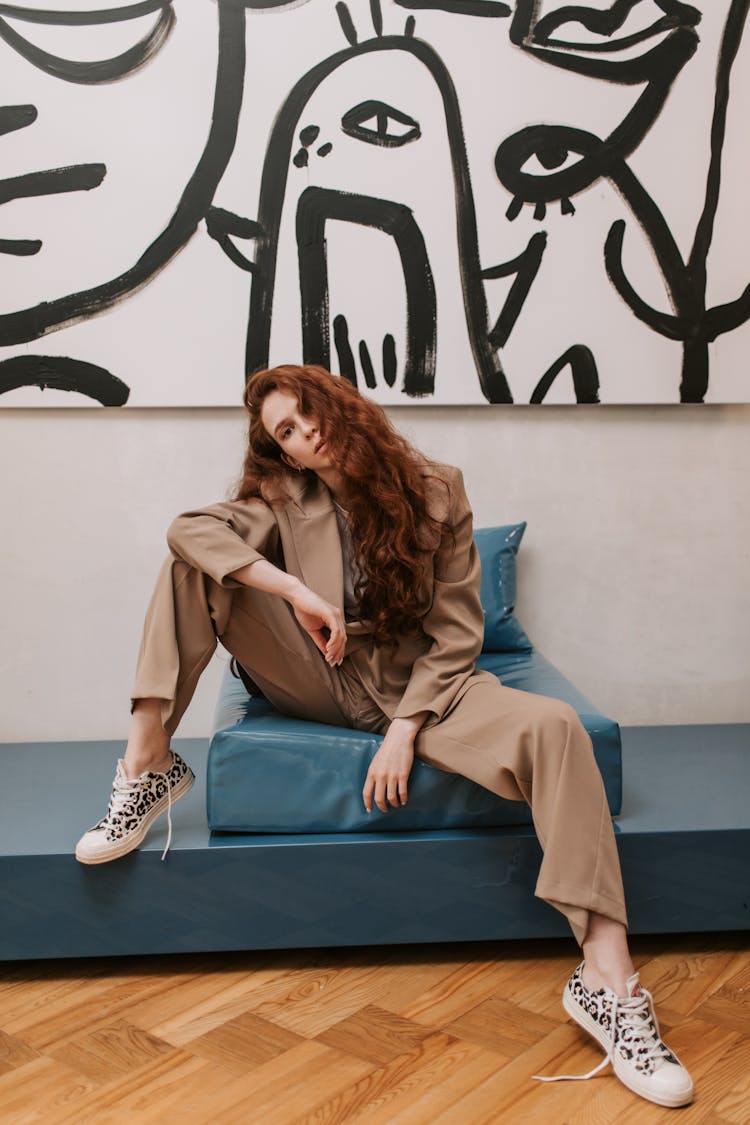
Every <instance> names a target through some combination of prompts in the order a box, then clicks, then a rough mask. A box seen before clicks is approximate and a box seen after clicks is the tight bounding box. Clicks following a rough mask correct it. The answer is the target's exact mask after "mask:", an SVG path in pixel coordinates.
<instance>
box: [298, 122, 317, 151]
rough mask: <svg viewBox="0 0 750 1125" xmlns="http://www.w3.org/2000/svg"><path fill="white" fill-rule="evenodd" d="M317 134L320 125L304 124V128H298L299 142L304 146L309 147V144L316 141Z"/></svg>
mask: <svg viewBox="0 0 750 1125" xmlns="http://www.w3.org/2000/svg"><path fill="white" fill-rule="evenodd" d="M319 136H320V126H319V125H306V126H305V127H304V129H300V133H299V143H300V144H301V145H304V146H305V148H309V147H310V145H311V144H314V143H315V141H317V139H318V137H319Z"/></svg>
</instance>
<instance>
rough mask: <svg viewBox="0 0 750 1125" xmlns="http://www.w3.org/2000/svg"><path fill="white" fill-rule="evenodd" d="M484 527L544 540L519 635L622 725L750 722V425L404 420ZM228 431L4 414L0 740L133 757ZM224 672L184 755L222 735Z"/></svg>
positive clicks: (737, 412)
mask: <svg viewBox="0 0 750 1125" xmlns="http://www.w3.org/2000/svg"><path fill="white" fill-rule="evenodd" d="M392 415H393V417H394V418H395V420H396V422H397V424H398V425H400V426H401V427H402V428H403V429H405V430H406V432H407V433H408V434H409V436H410V437H411V438H412V439H413V440H414V441H415V442H416V443H417V444H419V445H421V446H422V447H423V448H425V449H426V450H427V451H428V452H430V453H432V454H433V455H435V456H438V457H441V458H443V459H445V460H448V461H453V462H455V463H457V464H459V465H461V466H462V467H463V468H464V470H465V474H466V479H467V485H468V488H469V494H470V496H471V498H472V500H473V503H474V506H475V511H476V516H477V524H478V525H479V526H487V525H489V524H492V523H503V522H509V521H512V520H517V519H526V520H528V521H529V528H528V531H527V534H526V539H525V542H524V544H523V546H522V549H521V554H520V560H519V582H520V591H519V616H520V618H521V620H522V622H523V624H524V626H525V627H526V628H527V630H528V631H529V633H530V634H531V636H532V639H533V640H534V641H535V643H536V644H537V646H538V647H539V648H540V649H541V650H542V651H543V652H544V653H545V655H547V656H548V657H550V658H551V659H552V660H553V661H555V662H556V663H557V664H558V665H559V666H560V667H561V668H562V669H563V670H564V671H565V672H566V673H567V674H568V675H569V676H570V677H571V679H573V681H574V682H575V683H576V684H577V685H578V686H579V687H580V688H581V689H582V690H583V691H585V692H586V693H587V694H588V695H590V696H591V697H592V698H593V700H594V701H595V702H596V703H597V704H598V705H599V706H600V707H601V708H602V709H604V710H605V711H607V712H608V713H610V714H612V715H613V716H615V717H616V718H618V719H619V720H620V721H621V722H623V723H627V724H643V723H657V722H658V723H683V722H685V723H686V722H693V723H701V722H736V721H747V720H748V719H750V691H749V690H748V688H749V687H750V643H748V633H749V632H750V630H749V629H748V626H749V625H750V584H749V583H748V578H747V575H748V569H749V566H748V564H749V562H750V559H749V555H750V520H749V519H748V515H749V514H750V513H749V512H748V509H749V508H750V500H749V499H748V497H749V496H750V489H748V480H750V406H725V407H719V406H709V407H685V406H683V407H679V408H675V407H653V406H652V407H609V408H602V407H591V408H581V407H578V408H575V409H571V408H566V407H555V406H546V407H542V408H539V409H535V408H519V407H513V408H490V407H442V408H441V407H399V408H394V409H393V411H392ZM243 431H244V422H243V419H242V416H241V415H240V413H239V411H232V410H192V411H190V410H130V411H124V412H116V411H112V412H107V411H95V410H85V409H82V410H76V409H70V410H66V411H65V412H64V414H60V413H59V412H57V411H54V410H14V411H8V412H6V413H0V472H1V473H2V481H3V488H2V497H3V500H2V513H3V518H2V527H3V538H2V542H1V543H0V572H1V573H2V577H3V595H4V596H3V607H2V624H3V628H2V637H3V643H2V650H1V651H0V674H1V677H2V678H1V680H0V682H1V683H2V689H1V690H0V739H2V740H3V741H13V740H18V741H34V740H42V739H52V740H65V739H87V738H119V737H123V736H124V735H125V733H126V730H127V719H128V693H129V688H130V683H131V678H132V673H133V668H134V662H135V656H136V652H137V647H138V642H139V635H140V628H141V622H142V618H143V612H144V609H145V604H146V600H147V598H148V596H149V592H150V586H151V583H152V580H153V577H154V574H155V572H156V569H157V567H158V565H159V563H160V560H161V558H162V555H163V553H164V529H165V527H166V524H167V522H168V521H169V519H170V518H171V517H172V515H174V514H175V513H177V512H178V511H181V510H184V509H185V508H187V507H194V506H196V505H200V504H204V503H208V502H211V501H213V500H216V499H220V498H222V497H223V496H224V495H225V494H226V493H227V491H228V489H229V488H230V487H231V484H232V482H233V480H234V478H235V476H236V474H237V473H238V471H239V466H240V462H241V454H242V442H243ZM220 671H221V667H220V665H219V664H218V662H217V664H216V665H215V666H214V667H213V668H211V669H210V670H209V672H208V673H207V674H206V677H205V678H204V682H203V684H202V685H201V688H200V691H199V694H198V696H197V697H196V700H195V702H194V704H193V706H192V708H191V710H190V712H189V713H188V715H187V716H186V719H185V721H184V724H183V726H182V727H181V733H182V734H185V735H195V736H202V735H205V734H206V733H207V731H208V728H209V724H210V717H211V712H212V708H213V700H214V697H215V693H216V683H217V679H218V674H219V673H220Z"/></svg>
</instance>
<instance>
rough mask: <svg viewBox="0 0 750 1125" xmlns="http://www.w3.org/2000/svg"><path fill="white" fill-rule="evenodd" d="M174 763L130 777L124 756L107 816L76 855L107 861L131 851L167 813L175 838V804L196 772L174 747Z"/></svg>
mask: <svg viewBox="0 0 750 1125" xmlns="http://www.w3.org/2000/svg"><path fill="white" fill-rule="evenodd" d="M171 754H172V765H171V766H170V767H169V769H168V770H166V771H165V772H164V773H154V772H152V771H151V770H147V771H146V772H145V773H142V774H141V775H140V777H135V778H129V777H128V776H127V774H126V773H125V766H124V763H123V762H122V760H120V761H119V762H118V763H117V771H116V773H115V780H114V783H113V785H112V796H111V797H110V799H109V808H108V809H107V814H106V816H104V817H102V819H101V820H100V821H99V823H98V824H95V825H94V827H93V828H90V829H89V831H88V832H86V833H85V834H84V835H83V836H82V837H81V839H80V840H79V841H78V844H77V845H76V859H77V860H79V861H80V862H81V863H108V862H109V860H111V859H119V857H120V856H123V855H127V854H128V852H132V851H134V850H135V848H137V847H138V845H139V844H140V843H141V842H142V841H143V839H144V837H145V835H146V833H147V832H148V830H149V828H150V827H151V825H152V824H153V822H154V821H155V820H156V818H157V817H159V816H161V814H162V813H163V812H165V811H166V813H167V823H168V825H169V828H168V832H167V844H166V847H165V848H164V852H163V854H162V857H161V858H162V859H164V857H165V856H166V854H167V852H168V851H169V845H170V843H171V840H172V815H171V814H172V805H173V804H174V802H175V801H179V799H180V797H184V796H185V794H186V793H187V792H188V791H189V790H190V789H192V787H193V785H194V783H195V774H194V773H193V771H192V770H191V769H190V766H188V765H187V764H186V763H185V762H183V760H182V758H181V757H180V755H179V754H176V753H175V752H174V750H172V751H171Z"/></svg>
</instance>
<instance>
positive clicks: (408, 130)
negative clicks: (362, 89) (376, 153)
mask: <svg viewBox="0 0 750 1125" xmlns="http://www.w3.org/2000/svg"><path fill="white" fill-rule="evenodd" d="M341 128H342V129H343V131H344V132H345V133H346V135H347V136H348V137H354V138H355V139H356V140H358V141H364V142H365V144H368V145H379V146H380V147H381V148H400V147H401V145H408V144H410V143H411V142H412V141H416V140H417V139H418V138H419V137H421V135H422V133H421V131H420V128H419V123H418V122H417V121H415V120H414V118H413V117H409V115H408V114H407V113H402V112H401V110H400V109H394V108H393V106H392V105H386V103H385V102H380V101H375V100H371V101H367V102H360V103H359V105H355V106H354V108H353V109H350V110H348V112H347V113H345V114H344V116H343V117H342V118H341Z"/></svg>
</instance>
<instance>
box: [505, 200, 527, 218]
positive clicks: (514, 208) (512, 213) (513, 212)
mask: <svg viewBox="0 0 750 1125" xmlns="http://www.w3.org/2000/svg"><path fill="white" fill-rule="evenodd" d="M522 209H523V199H521V197H520V195H517V196H514V198H513V199H511V201H510V203H509V204H508V210H507V211H506V212H505V218H506V219H509V220H510V222H511V223H512V222H513V220H514V219H517V218H518V216H519V215H520V214H521V211H522Z"/></svg>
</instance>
